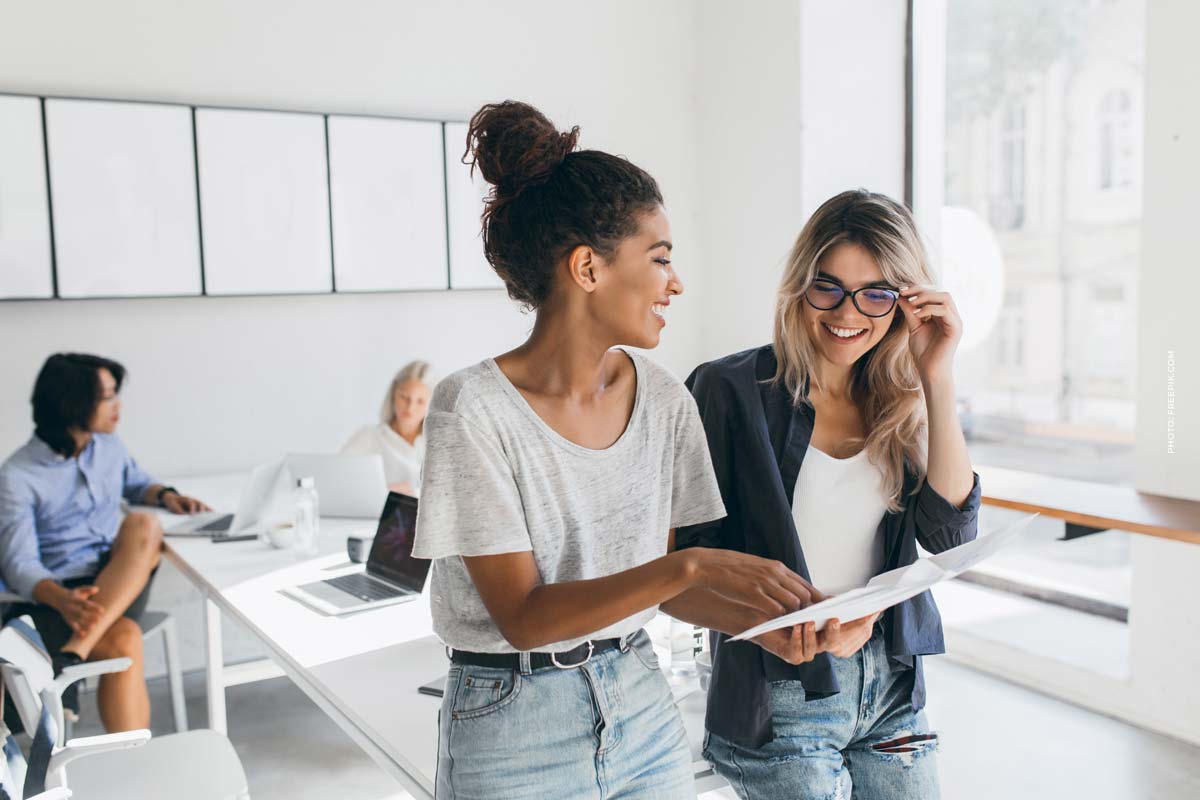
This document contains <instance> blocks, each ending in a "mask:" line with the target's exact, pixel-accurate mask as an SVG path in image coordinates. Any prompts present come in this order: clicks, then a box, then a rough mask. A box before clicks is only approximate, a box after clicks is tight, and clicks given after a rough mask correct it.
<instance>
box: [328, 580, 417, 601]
mask: <svg viewBox="0 0 1200 800" xmlns="http://www.w3.org/2000/svg"><path fill="white" fill-rule="evenodd" d="M324 582H325V583H328V584H329V585H330V586H333V587H335V588H337V589H341V590H342V591H343V592H346V593H347V594H352V595H354V596H355V597H357V598H358V599H359V600H362V601H364V602H367V603H369V602H371V601H373V600H388V599H390V598H392V597H400V596H401V595H403V594H404V592H402V591H401V590H399V589H397V588H395V587H392V586H389V585H388V584H386V583H384V582H383V581H377V580H374V579H373V578H371V576H369V575H367V574H366V573H365V572H353V573H351V574H349V575H339V576H338V577H336V578H328V579H327V580H325V581H324Z"/></svg>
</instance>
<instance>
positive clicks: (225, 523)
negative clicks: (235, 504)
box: [196, 514, 233, 533]
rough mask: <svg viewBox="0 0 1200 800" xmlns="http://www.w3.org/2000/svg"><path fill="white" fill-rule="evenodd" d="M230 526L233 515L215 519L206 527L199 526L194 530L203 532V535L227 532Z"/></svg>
mask: <svg viewBox="0 0 1200 800" xmlns="http://www.w3.org/2000/svg"><path fill="white" fill-rule="evenodd" d="M232 525H233V514H226V515H225V516H223V517H217V518H216V519H214V520H213V521H212V522H210V523H208V524H207V525H201V526H200V527H199V528H196V530H197V531H203V532H205V533H210V532H213V531H227V530H229V528H230V526H232Z"/></svg>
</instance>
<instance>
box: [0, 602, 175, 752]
mask: <svg viewBox="0 0 1200 800" xmlns="http://www.w3.org/2000/svg"><path fill="white" fill-rule="evenodd" d="M23 602H25V600H24V598H22V597H21V596H19V595H15V594H12V593H11V592H3V591H0V607H3V606H6V605H8V604H9V603H23ZM138 625H140V626H141V628H142V642H143V643H147V644H148V643H149V642H150V640H151V639H153V638H154V637H155V636H162V640H163V650H164V654H165V656H166V659H165V660H166V665H167V688H168V689H169V690H170V692H171V715H172V717H173V719H174V722H175V731H176V732H177V733H183V732H184V731H186V730H187V729H188V721H187V703H186V702H185V700H184V694H183V670H182V668H181V666H180V661H179V639H178V637H177V635H176V632H175V618H174V617H172V616H171V615H170V614H168V613H167V612H165V611H147V612H146V613H144V614H142V618H141V619H139V620H138ZM95 677H96V676H94V677H93V678H92V679H89V680H88V687H89V688H91V689H94V688H95V686H94V685H93V680H95ZM74 721H75V720H73V719H70V718H69V717H68V719H67V721H66V725H67V736H70V734H71V730H70V729H71V725H72V723H73V722H74Z"/></svg>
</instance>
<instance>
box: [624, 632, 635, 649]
mask: <svg viewBox="0 0 1200 800" xmlns="http://www.w3.org/2000/svg"><path fill="white" fill-rule="evenodd" d="M635 635H636V633H627V634H625V635H624V636H622V637H621V652H622V653H628V652H629V642H630V641H631V640H632V639H633V637H634V636H635Z"/></svg>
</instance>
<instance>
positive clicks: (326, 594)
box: [283, 492, 430, 616]
mask: <svg viewBox="0 0 1200 800" xmlns="http://www.w3.org/2000/svg"><path fill="white" fill-rule="evenodd" d="M416 533H417V499H416V498H415V497H409V496H408V495H404V494H399V493H397V492H388V497H387V503H386V504H385V505H384V507H383V515H382V516H380V518H379V527H378V529H377V530H376V531H375V541H374V543H372V545H371V555H370V556H368V557H367V563H366V567H365V569H362V570H359V571H356V572H351V573H349V574H346V575H339V576H337V577H336V578H327V579H326V580H323V581H314V582H312V583H306V584H303V585H301V586H291V587H288V588H287V589H284V590H283V593H284V594H286V595H288V596H289V597H293V598H295V599H297V600H299V601H301V602H302V603H304V604H306V605H308V606H311V607H313V608H315V609H317V610H318V611H324V612H325V613H326V614H333V615H335V616H336V615H340V614H350V613H353V612H355V611H365V610H367V609H370V608H381V607H383V606H390V605H395V604H396V603H403V602H406V601H408V600H413V599H415V598H416V597H418V596H419V595H420V594H421V590H422V589H424V588H425V577H426V576H427V575H428V574H429V564H430V562H429V561H427V560H426V559H423V558H413V554H412V550H413V539H414V538H415V536H416Z"/></svg>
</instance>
